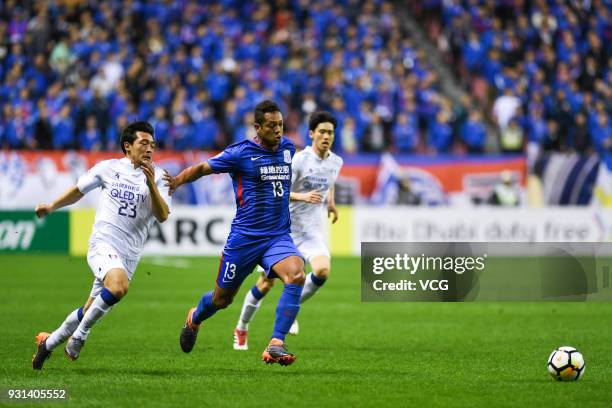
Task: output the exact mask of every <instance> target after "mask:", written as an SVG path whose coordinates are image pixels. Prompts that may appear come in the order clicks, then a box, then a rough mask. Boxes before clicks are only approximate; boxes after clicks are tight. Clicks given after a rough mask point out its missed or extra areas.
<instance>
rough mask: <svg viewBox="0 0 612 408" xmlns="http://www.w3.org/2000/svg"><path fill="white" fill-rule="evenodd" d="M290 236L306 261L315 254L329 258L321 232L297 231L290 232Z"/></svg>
mask: <svg viewBox="0 0 612 408" xmlns="http://www.w3.org/2000/svg"><path fill="white" fill-rule="evenodd" d="M291 238H293V242H294V243H295V246H296V247H297V249H298V250H299V251H300V252H301V253H302V255H303V256H304V258H305V259H306V261H307V262H310V261H311V260H312V258H314V257H316V256H326V257H327V258H329V257H330V256H329V249H327V245H326V244H325V239H324V238H323V235H322V234H317V233H309V232H299V233H291Z"/></svg>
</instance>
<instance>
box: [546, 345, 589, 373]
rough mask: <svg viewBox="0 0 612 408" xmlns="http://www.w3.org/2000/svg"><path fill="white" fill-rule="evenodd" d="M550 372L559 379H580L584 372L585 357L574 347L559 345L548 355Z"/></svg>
mask: <svg viewBox="0 0 612 408" xmlns="http://www.w3.org/2000/svg"><path fill="white" fill-rule="evenodd" d="M548 372H549V373H550V375H551V376H552V377H553V378H554V379H555V380H557V381H578V380H579V379H580V377H582V375H583V374H584V358H583V357H582V354H580V352H579V351H578V350H576V349H575V348H574V347H570V346H563V347H559V348H558V349H556V350H554V351H553V352H552V353H551V354H550V357H548Z"/></svg>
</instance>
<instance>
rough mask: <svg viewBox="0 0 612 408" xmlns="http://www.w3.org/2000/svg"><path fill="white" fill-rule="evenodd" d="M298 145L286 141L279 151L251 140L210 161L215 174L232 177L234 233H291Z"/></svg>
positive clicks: (260, 234) (281, 143)
mask: <svg viewBox="0 0 612 408" xmlns="http://www.w3.org/2000/svg"><path fill="white" fill-rule="evenodd" d="M294 154H295V145H294V144H293V142H291V141H290V140H289V139H287V138H286V137H283V138H282V139H281V142H280V146H279V148H278V150H277V151H275V152H273V151H271V150H268V149H265V148H263V147H262V146H260V145H258V144H257V143H255V142H253V141H251V140H244V141H242V142H239V143H235V144H233V145H230V146H228V147H227V148H226V149H225V150H224V151H222V152H221V153H219V154H218V155H217V156H215V157H213V158H212V159H210V160H209V161H208V164H209V165H210V167H211V168H212V170H213V172H215V173H229V174H230V176H231V177H232V181H233V184H234V195H235V197H236V207H237V209H236V216H235V217H234V221H233V222H232V231H235V232H239V233H241V234H244V235H254V236H258V237H263V236H273V235H280V234H285V233H289V232H291V217H290V216H289V192H290V191H291V159H292V158H293V155H294Z"/></svg>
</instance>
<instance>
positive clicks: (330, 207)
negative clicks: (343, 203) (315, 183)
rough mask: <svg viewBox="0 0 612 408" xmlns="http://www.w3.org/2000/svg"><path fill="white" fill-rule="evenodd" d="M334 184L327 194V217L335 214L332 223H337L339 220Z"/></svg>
mask: <svg viewBox="0 0 612 408" xmlns="http://www.w3.org/2000/svg"><path fill="white" fill-rule="evenodd" d="M334 192H335V188H334V186H331V188H330V189H329V194H328V195H327V218H329V216H330V215H332V216H333V218H332V224H335V223H336V221H338V209H337V208H336V200H335V199H334Z"/></svg>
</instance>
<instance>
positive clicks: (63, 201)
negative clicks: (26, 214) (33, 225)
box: [34, 186, 84, 218]
mask: <svg viewBox="0 0 612 408" xmlns="http://www.w3.org/2000/svg"><path fill="white" fill-rule="evenodd" d="M83 196H84V194H83V193H81V190H79V188H78V187H77V186H73V187H71V188H69V189H68V190H67V191H66V192H65V193H64V194H62V195H61V196H60V197H59V198H58V199H57V200H55V201H54V202H52V203H51V204H40V205H37V206H36V209H35V210H34V211H35V212H36V215H37V216H38V217H39V218H42V217H44V216H45V215H47V214H49V213H51V212H53V211H55V210H58V209H60V208H62V207H66V206H67V205H71V204H74V203H76V202H77V201H79V200H80V199H81V198H83Z"/></svg>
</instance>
